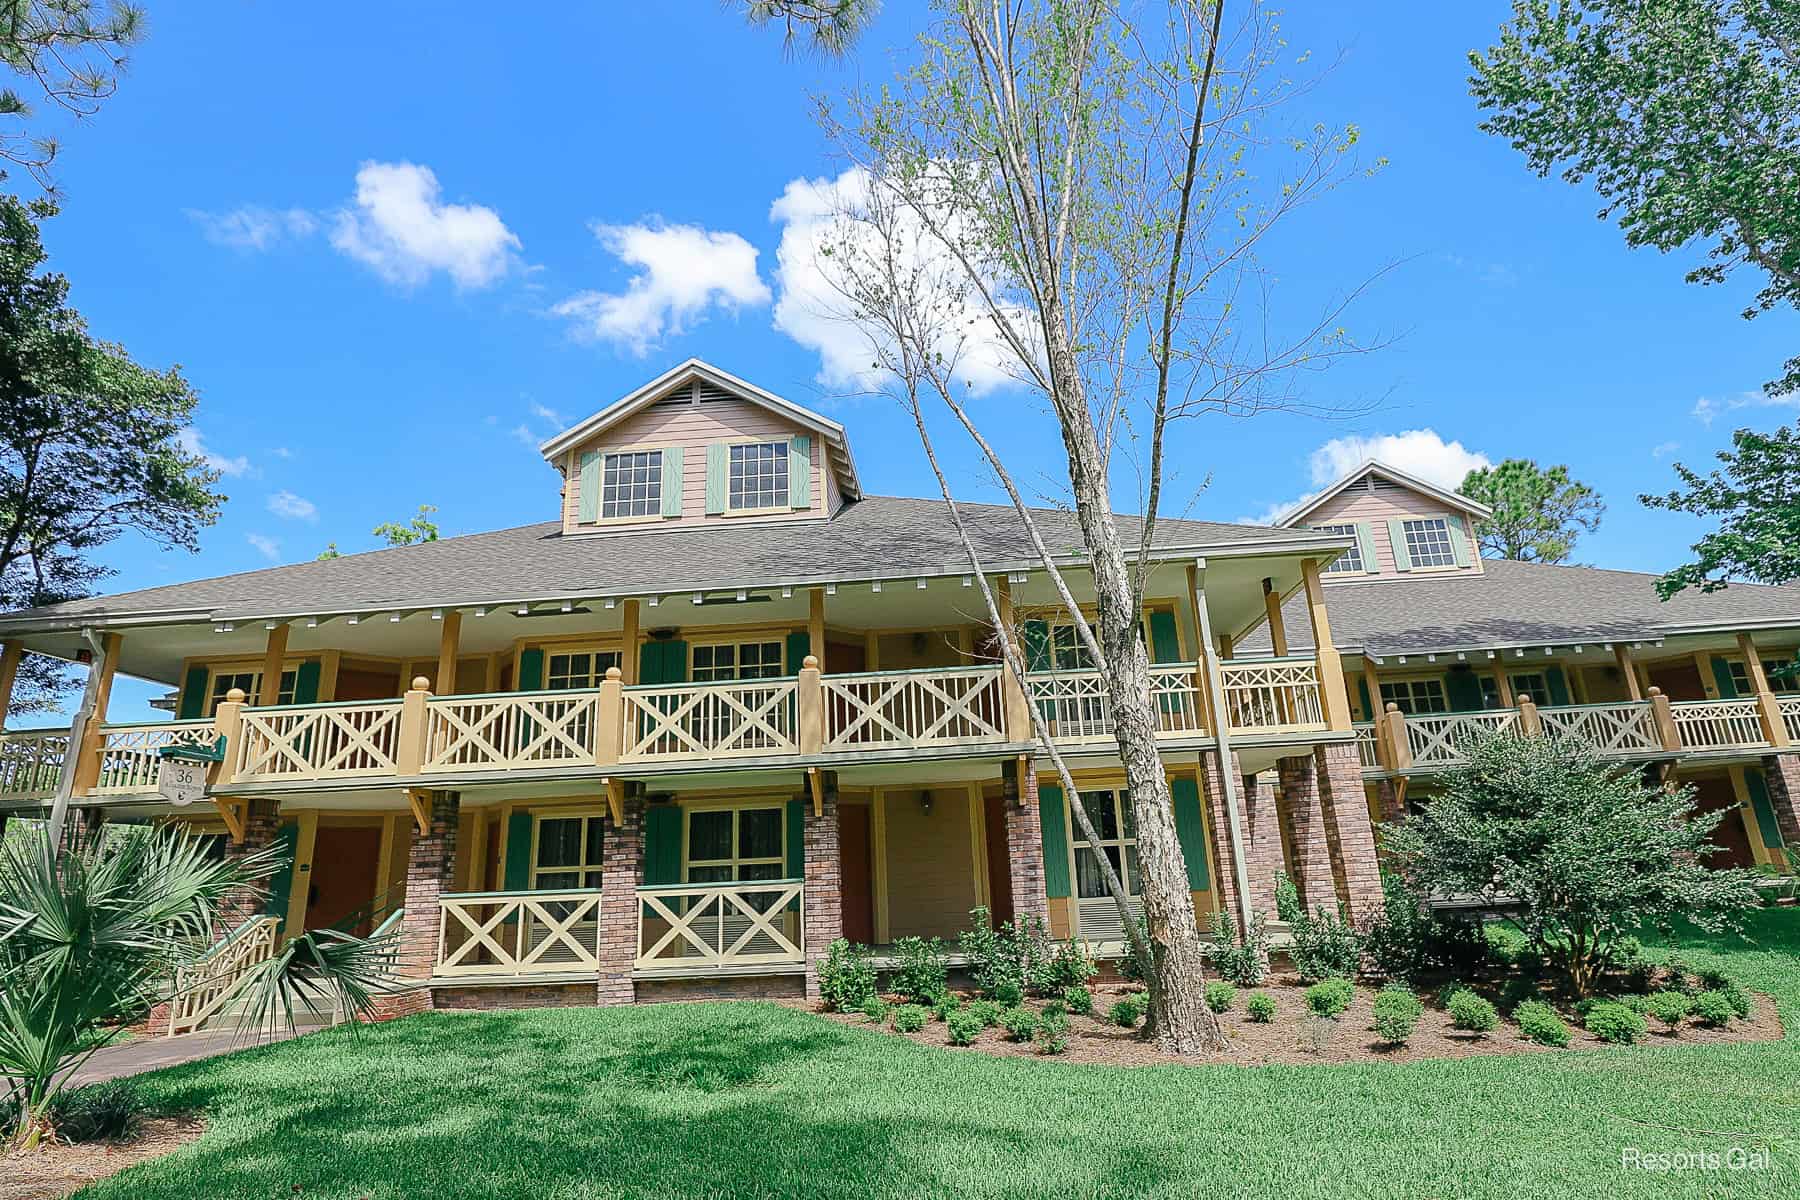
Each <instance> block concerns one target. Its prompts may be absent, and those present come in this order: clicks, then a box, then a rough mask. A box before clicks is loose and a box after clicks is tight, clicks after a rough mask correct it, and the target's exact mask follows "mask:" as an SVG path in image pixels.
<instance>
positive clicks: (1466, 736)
mask: <svg viewBox="0 0 1800 1200" xmlns="http://www.w3.org/2000/svg"><path fill="white" fill-rule="evenodd" d="M1518 719H1519V714H1518V713H1517V712H1516V711H1514V710H1512V709H1509V708H1502V709H1495V710H1493V711H1491V712H1463V713H1419V714H1416V715H1409V716H1408V717H1407V718H1406V741H1407V746H1408V748H1409V749H1411V751H1412V762H1413V766H1415V767H1440V766H1448V765H1451V764H1454V763H1460V762H1462V761H1463V759H1464V751H1463V746H1464V745H1465V744H1466V743H1467V742H1468V741H1469V740H1471V739H1472V738H1476V737H1480V736H1482V735H1483V734H1493V733H1499V732H1501V731H1502V730H1507V729H1511V728H1513V726H1514V724H1515V723H1516V722H1517V721H1518Z"/></svg>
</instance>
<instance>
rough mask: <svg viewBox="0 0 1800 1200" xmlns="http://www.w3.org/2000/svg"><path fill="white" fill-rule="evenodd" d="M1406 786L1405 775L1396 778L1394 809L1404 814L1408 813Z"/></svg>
mask: <svg viewBox="0 0 1800 1200" xmlns="http://www.w3.org/2000/svg"><path fill="white" fill-rule="evenodd" d="M1406 784H1407V777H1406V776H1405V775H1396V776H1394V807H1395V808H1397V809H1399V810H1400V811H1401V812H1403V813H1404V812H1405V811H1406Z"/></svg>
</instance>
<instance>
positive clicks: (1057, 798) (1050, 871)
mask: <svg viewBox="0 0 1800 1200" xmlns="http://www.w3.org/2000/svg"><path fill="white" fill-rule="evenodd" d="M1068 821H1069V816H1068V813H1067V812H1066V811H1065V810H1064V808H1063V790H1062V789H1061V788H1060V787H1056V786H1054V785H1046V784H1039V785H1038V823H1039V825H1040V826H1042V829H1043V840H1044V895H1046V896H1048V897H1050V898H1051V899H1056V898H1058V897H1065V896H1067V895H1068V894H1069V825H1068Z"/></svg>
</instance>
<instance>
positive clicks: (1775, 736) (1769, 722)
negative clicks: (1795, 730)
mask: <svg viewBox="0 0 1800 1200" xmlns="http://www.w3.org/2000/svg"><path fill="white" fill-rule="evenodd" d="M1756 715H1757V718H1758V719H1759V720H1761V722H1762V733H1763V741H1765V742H1767V743H1769V745H1771V746H1776V747H1779V748H1781V749H1786V748H1787V746H1788V744H1789V738H1788V733H1787V721H1786V720H1785V719H1784V718H1783V717H1782V715H1781V701H1779V700H1777V699H1776V698H1775V693H1774V692H1768V691H1762V692H1758V693H1756Z"/></svg>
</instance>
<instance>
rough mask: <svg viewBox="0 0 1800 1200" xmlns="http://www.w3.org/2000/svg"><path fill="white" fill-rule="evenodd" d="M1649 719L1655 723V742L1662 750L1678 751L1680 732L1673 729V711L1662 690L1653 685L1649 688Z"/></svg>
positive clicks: (1679, 747)
mask: <svg viewBox="0 0 1800 1200" xmlns="http://www.w3.org/2000/svg"><path fill="white" fill-rule="evenodd" d="M1650 718H1651V720H1653V721H1654V722H1655V723H1656V740H1657V741H1659V742H1661V743H1662V748H1663V749H1664V750H1669V751H1675V750H1680V749H1681V730H1679V729H1677V728H1676V727H1675V710H1674V708H1673V707H1672V706H1671V705H1670V704H1669V698H1668V697H1667V696H1665V695H1663V690H1662V689H1661V688H1659V687H1656V686H1654V685H1652V686H1651V688H1650Z"/></svg>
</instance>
